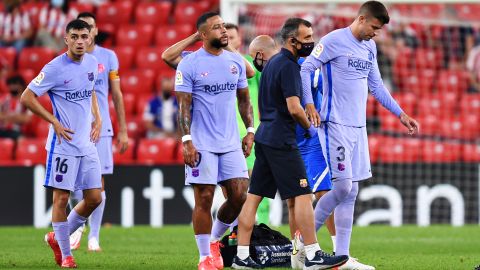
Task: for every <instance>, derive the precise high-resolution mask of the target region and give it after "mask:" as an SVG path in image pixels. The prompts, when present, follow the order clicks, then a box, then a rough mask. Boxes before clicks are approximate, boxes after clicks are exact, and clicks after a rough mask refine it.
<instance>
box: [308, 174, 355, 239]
mask: <svg viewBox="0 0 480 270" xmlns="http://www.w3.org/2000/svg"><path fill="white" fill-rule="evenodd" d="M351 190H352V180H350V179H341V180H336V181H333V189H332V190H330V191H329V192H327V193H326V194H325V195H323V196H322V197H321V198H320V200H318V202H317V205H316V206H315V230H316V231H318V230H319V229H320V227H322V225H323V224H324V223H325V220H326V219H327V218H328V216H330V214H331V213H332V211H333V210H334V209H335V207H337V205H339V204H340V203H341V202H342V201H343V200H345V198H346V197H347V195H348V194H349V193H350V191H351Z"/></svg>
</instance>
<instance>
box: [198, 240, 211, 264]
mask: <svg viewBox="0 0 480 270" xmlns="http://www.w3.org/2000/svg"><path fill="white" fill-rule="evenodd" d="M195 240H196V241H197V247H198V252H199V253H200V261H202V260H203V259H204V258H205V257H207V256H210V234H196V235H195Z"/></svg>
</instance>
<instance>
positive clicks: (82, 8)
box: [69, 1, 95, 13]
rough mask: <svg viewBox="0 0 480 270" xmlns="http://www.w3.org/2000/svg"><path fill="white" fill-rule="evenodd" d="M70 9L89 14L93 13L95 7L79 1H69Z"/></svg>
mask: <svg viewBox="0 0 480 270" xmlns="http://www.w3.org/2000/svg"><path fill="white" fill-rule="evenodd" d="M69 5H70V8H71V9H75V10H77V11H78V12H90V13H93V12H94V9H95V7H94V6H93V5H92V4H90V3H83V2H81V1H70V3H69Z"/></svg>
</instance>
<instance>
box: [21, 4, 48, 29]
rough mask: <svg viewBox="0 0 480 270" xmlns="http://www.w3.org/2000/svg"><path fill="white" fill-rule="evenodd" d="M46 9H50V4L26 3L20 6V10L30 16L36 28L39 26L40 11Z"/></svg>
mask: <svg viewBox="0 0 480 270" xmlns="http://www.w3.org/2000/svg"><path fill="white" fill-rule="evenodd" d="M46 7H48V2H41V1H25V3H22V5H21V6H20V9H21V10H22V11H23V12H27V13H28V15H30V20H31V22H32V24H33V27H35V28H36V27H37V26H38V15H39V14H40V10H42V9H43V8H46Z"/></svg>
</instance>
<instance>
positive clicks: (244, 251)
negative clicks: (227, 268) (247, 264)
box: [237, 246, 250, 260]
mask: <svg viewBox="0 0 480 270" xmlns="http://www.w3.org/2000/svg"><path fill="white" fill-rule="evenodd" d="M248 256H250V246H238V247H237V257H238V258H240V260H245V259H246V258H248Z"/></svg>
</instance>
